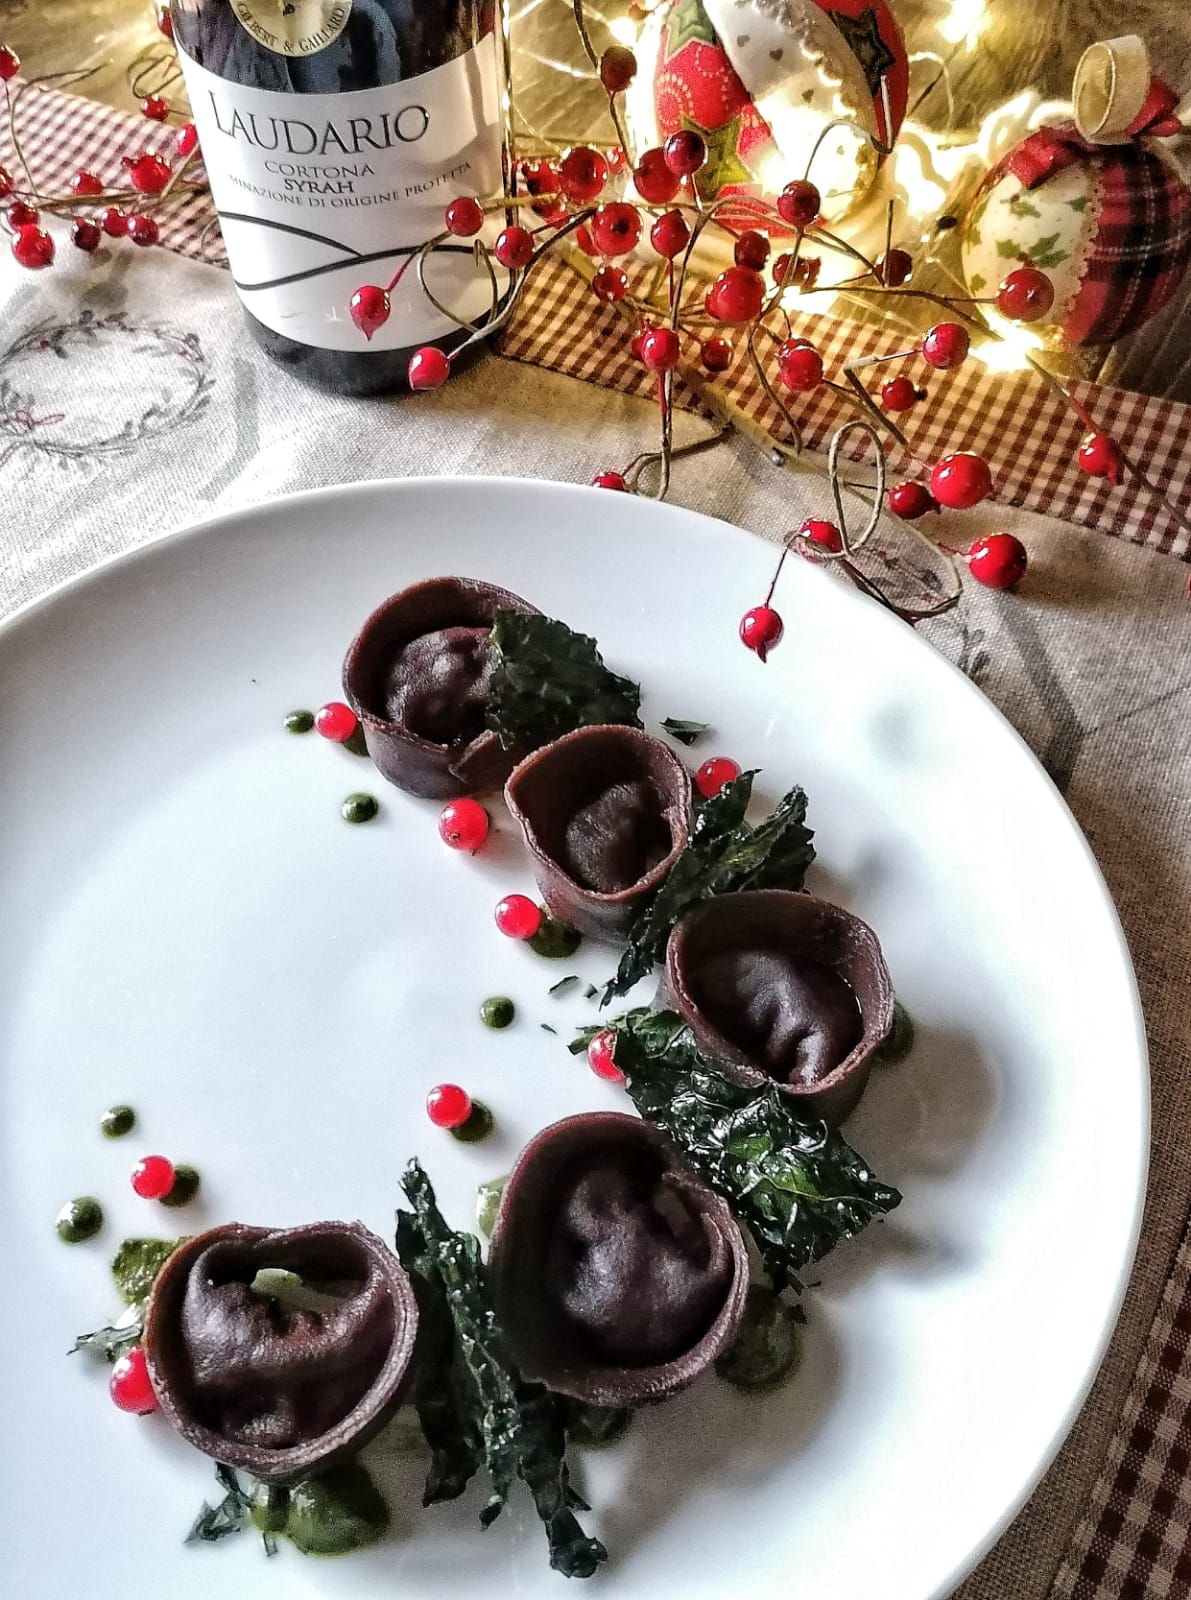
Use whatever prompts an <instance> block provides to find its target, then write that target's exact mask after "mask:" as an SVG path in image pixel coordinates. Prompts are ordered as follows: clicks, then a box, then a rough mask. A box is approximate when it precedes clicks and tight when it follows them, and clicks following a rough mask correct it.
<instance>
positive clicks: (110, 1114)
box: [99, 1106, 136, 1139]
mask: <svg viewBox="0 0 1191 1600" xmlns="http://www.w3.org/2000/svg"><path fill="white" fill-rule="evenodd" d="M99 1127H100V1131H101V1132H102V1134H103V1136H104V1138H105V1139H122V1138H123V1137H124V1135H125V1134H126V1133H131V1132H132V1130H133V1129H134V1128H135V1127H136V1112H135V1111H134V1110H133V1109H132V1107H131V1106H109V1107H108V1109H107V1110H106V1111H105V1112H104V1114H103V1116H102V1117H100V1119H99Z"/></svg>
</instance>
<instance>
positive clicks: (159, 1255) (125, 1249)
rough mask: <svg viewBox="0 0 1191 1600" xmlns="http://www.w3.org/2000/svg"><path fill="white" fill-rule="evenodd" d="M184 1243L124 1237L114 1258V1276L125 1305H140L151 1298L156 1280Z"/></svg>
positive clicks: (173, 1240) (178, 1240)
mask: <svg viewBox="0 0 1191 1600" xmlns="http://www.w3.org/2000/svg"><path fill="white" fill-rule="evenodd" d="M181 1243H182V1241H181V1239H125V1241H124V1243H123V1244H122V1245H121V1246H120V1248H119V1249H118V1250H117V1251H116V1254H115V1255H114V1256H113V1257H112V1277H113V1278H114V1279H115V1280H116V1288H117V1289H119V1291H120V1294H121V1297H122V1298H123V1300H124V1303H125V1305H129V1306H135V1305H139V1304H140V1303H141V1302H142V1301H145V1300H147V1299H148V1298H149V1290H150V1289H152V1287H153V1280H154V1279H155V1278H156V1276H157V1274H158V1273H159V1272H160V1271H161V1269H162V1267H163V1266H164V1265H165V1263H166V1261H167V1260H168V1259H169V1257H170V1256H171V1255H173V1253H174V1251H175V1250H176V1249H177V1248H178V1246H179V1245H180V1244H181Z"/></svg>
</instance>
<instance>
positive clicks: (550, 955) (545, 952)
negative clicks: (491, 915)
mask: <svg viewBox="0 0 1191 1600" xmlns="http://www.w3.org/2000/svg"><path fill="white" fill-rule="evenodd" d="M542 913H543V914H542V926H541V927H540V928H539V929H538V931H537V932H536V933H535V934H534V936H533V938H532V939H527V940H526V941H525V942H526V944H528V946H529V948H530V949H531V950H532V951H533V953H534V954H535V955H538V956H545V958H546V960H547V961H561V960H563V959H564V958H565V957H566V956H573V955H574V954H575V951H576V950H578V948H579V946H580V945H581V944H582V943H583V940H582V938H581V937H580V935H579V934H577V933H576V932H575V930H574V928H568V927H567V925H566V923H565V922H559V920H558V918H557V917H555V916H552V915H551V914H550V912H549V911H547V910H546V909H545V907H543V908H542Z"/></svg>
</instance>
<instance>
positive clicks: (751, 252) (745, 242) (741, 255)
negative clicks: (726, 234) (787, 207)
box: [732, 228, 769, 272]
mask: <svg viewBox="0 0 1191 1600" xmlns="http://www.w3.org/2000/svg"><path fill="white" fill-rule="evenodd" d="M732 255H733V257H734V258H735V261H736V265H737V266H738V267H751V268H752V270H753V271H754V272H763V271H764V270H765V263H766V262H767V261H768V260H769V240H768V239H767V238H766V237H765V235H764V234H763V233H757V232H756V230H755V229H753V228H750V229H749V230H748V232H747V233H742V234H741V235H740V238H739V239H737V241H736V243H735V245H734V246H733V249H732Z"/></svg>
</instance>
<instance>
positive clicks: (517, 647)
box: [485, 611, 641, 750]
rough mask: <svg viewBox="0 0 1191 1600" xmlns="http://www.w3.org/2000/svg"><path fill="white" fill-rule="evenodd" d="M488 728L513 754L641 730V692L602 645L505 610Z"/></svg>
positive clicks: (496, 636)
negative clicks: (604, 731) (598, 730)
mask: <svg viewBox="0 0 1191 1600" xmlns="http://www.w3.org/2000/svg"><path fill="white" fill-rule="evenodd" d="M492 648H493V655H494V657H495V659H496V667H495V670H494V671H493V674H492V680H491V685H490V687H489V690H488V700H487V706H486V710H485V716H486V720H487V723H488V727H489V728H490V729H491V730H492V732H493V733H495V734H496V735H497V737H498V738H499V739H500V742H501V744H502V745H503V747H504V748H505V749H506V750H514V749H524V750H538V749H540V748H541V747H542V745H544V744H551V743H552V742H553V741H554V740H555V739H561V738H562V736H563V734H564V733H571V732H573V731H574V729H576V728H588V727H598V726H601V725H603V724H605V723H610V722H613V723H627V724H628V726H629V727H631V728H639V727H640V726H641V716H640V706H641V689H640V686H639V685H638V684H635V683H633V682H632V680H631V679H629V678H622V677H620V676H619V675H618V674H617V673H615V672H610V671H609V669H608V668H607V667H606V666H605V665H604V662H603V659H602V657H601V656H600V652H599V650H598V649H597V648H596V642H595V640H594V639H589V638H588V637H587V635H586V634H582V633H575V632H573V631H572V630H571V629H570V628H568V627H567V625H566V623H565V622H556V621H554V619H553V618H551V617H542V616H538V615H536V614H531V615H525V614H523V613H521V612H519V611H498V612H497V614H496V620H495V622H494V623H493V624H492Z"/></svg>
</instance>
